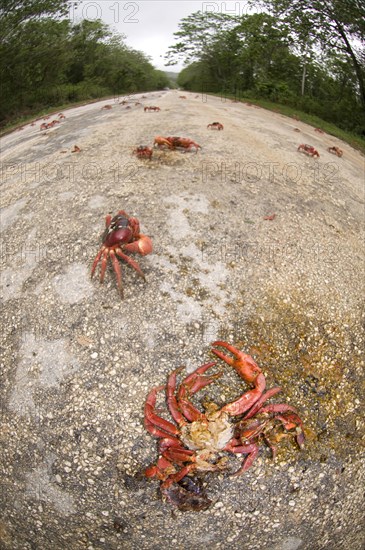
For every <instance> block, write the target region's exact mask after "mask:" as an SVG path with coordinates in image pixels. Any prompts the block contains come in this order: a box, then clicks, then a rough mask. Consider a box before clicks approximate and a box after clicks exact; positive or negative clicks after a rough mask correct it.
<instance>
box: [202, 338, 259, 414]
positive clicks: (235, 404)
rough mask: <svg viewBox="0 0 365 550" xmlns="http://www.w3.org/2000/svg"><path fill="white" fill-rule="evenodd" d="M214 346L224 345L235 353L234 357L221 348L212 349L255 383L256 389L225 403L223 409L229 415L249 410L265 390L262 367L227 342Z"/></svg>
mask: <svg viewBox="0 0 365 550" xmlns="http://www.w3.org/2000/svg"><path fill="white" fill-rule="evenodd" d="M213 346H222V347H224V348H226V349H227V350H228V351H230V352H231V353H233V355H234V358H232V357H229V356H227V355H225V354H224V353H222V352H221V351H220V350H217V349H212V352H213V353H214V355H216V356H217V357H219V358H220V359H222V360H223V361H225V362H226V363H227V364H228V365H230V366H231V367H233V368H234V369H235V370H236V371H237V372H238V374H239V375H240V376H241V378H243V379H244V380H245V382H250V383H252V384H254V386H255V387H254V389H252V390H249V391H247V392H245V393H244V394H243V395H242V396H241V397H240V398H239V399H237V400H236V401H232V403H228V404H227V405H225V406H224V407H223V408H222V409H221V411H222V412H226V413H228V414H229V415H232V416H236V415H239V414H243V413H244V412H246V411H248V410H249V409H250V408H251V407H252V405H254V404H255V403H256V401H258V400H259V399H260V397H261V396H262V393H263V391H264V390H265V386H266V381H265V377H264V375H263V374H262V372H261V369H260V367H259V366H258V365H257V364H256V363H255V361H254V360H253V359H252V357H251V356H250V355H247V354H246V353H243V352H242V351H239V350H238V349H237V348H235V347H234V346H232V345H231V344H228V343H227V342H222V341H217V342H213Z"/></svg>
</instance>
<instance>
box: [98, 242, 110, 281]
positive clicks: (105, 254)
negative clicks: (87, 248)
mask: <svg viewBox="0 0 365 550" xmlns="http://www.w3.org/2000/svg"><path fill="white" fill-rule="evenodd" d="M108 256H109V248H106V247H105V248H104V251H103V259H102V260H101V269H100V282H101V283H103V282H104V275H105V270H106V267H107V265H108Z"/></svg>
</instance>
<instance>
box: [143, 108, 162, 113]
mask: <svg viewBox="0 0 365 550" xmlns="http://www.w3.org/2000/svg"><path fill="white" fill-rule="evenodd" d="M146 111H161V109H160V107H145V108H144V112H146Z"/></svg>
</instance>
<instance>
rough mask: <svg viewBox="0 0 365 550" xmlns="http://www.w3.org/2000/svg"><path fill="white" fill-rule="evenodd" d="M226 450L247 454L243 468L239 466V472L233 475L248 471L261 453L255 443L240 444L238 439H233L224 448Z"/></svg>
mask: <svg viewBox="0 0 365 550" xmlns="http://www.w3.org/2000/svg"><path fill="white" fill-rule="evenodd" d="M224 450H225V451H231V452H232V453H237V454H246V455H247V456H246V458H245V459H244V461H243V463H242V466H241V468H239V469H238V470H237V472H235V473H234V474H232V476H240V475H241V474H243V473H244V472H247V470H248V469H249V468H251V466H252V464H253V463H254V461H255V460H256V458H257V456H258V454H259V448H258V446H257V445H256V444H255V443H247V444H245V445H240V444H239V441H238V439H233V440H232V441H230V442H229V443H228V445H227V446H226V447H225V448H224Z"/></svg>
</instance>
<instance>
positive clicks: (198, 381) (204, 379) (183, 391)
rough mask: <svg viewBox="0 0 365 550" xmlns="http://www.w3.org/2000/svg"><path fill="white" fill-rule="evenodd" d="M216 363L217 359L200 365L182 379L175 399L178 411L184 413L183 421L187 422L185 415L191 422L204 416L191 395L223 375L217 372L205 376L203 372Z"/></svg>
mask: <svg viewBox="0 0 365 550" xmlns="http://www.w3.org/2000/svg"><path fill="white" fill-rule="evenodd" d="M215 364H216V362H215V361H211V362H210V363H206V364H205V365H202V366H201V367H198V368H197V369H196V370H195V371H194V372H192V373H191V374H188V376H186V377H185V378H184V380H183V381H182V383H181V385H180V387H179V391H178V394H177V399H176V398H175V401H176V405H177V411H178V412H179V410H180V411H181V412H182V413H183V415H184V416H183V417H182V419H183V423H185V419H184V417H185V418H186V419H187V420H189V422H194V421H195V420H201V419H202V418H203V417H204V415H203V413H201V412H200V411H199V410H198V409H197V408H196V407H194V405H193V404H192V403H191V402H190V401H189V397H190V396H191V395H193V394H194V393H196V392H198V391H199V390H200V389H202V388H204V387H205V386H207V385H208V384H211V383H212V382H214V380H215V379H216V378H218V377H219V376H221V375H222V373H217V374H213V375H212V376H203V373H204V372H206V371H207V370H208V369H210V368H211V367H213V366H214V365H215ZM172 403H173V401H172Z"/></svg>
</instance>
